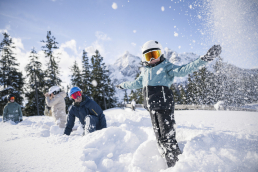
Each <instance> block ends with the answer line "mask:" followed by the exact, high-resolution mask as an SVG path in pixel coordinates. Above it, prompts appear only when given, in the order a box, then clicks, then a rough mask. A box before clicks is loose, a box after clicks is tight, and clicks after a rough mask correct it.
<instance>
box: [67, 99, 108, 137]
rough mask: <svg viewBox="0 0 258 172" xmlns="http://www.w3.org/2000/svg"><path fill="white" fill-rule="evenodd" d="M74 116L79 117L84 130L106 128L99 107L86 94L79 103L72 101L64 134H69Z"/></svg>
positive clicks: (89, 131) (90, 130)
mask: <svg viewBox="0 0 258 172" xmlns="http://www.w3.org/2000/svg"><path fill="white" fill-rule="evenodd" d="M75 117H77V118H79V120H80V122H81V124H82V125H83V128H84V129H85V131H86V132H88V133H91V132H94V131H95V130H101V129H102V128H106V127H107V124H106V118H105V115H104V114H103V111H102V109H101V107H100V106H99V105H98V104H97V103H96V102H95V101H93V100H91V99H90V98H89V97H88V96H83V100H82V102H81V103H79V104H78V103H73V105H72V106H70V108H69V113H68V117H67V123H66V128H65V132H64V134H66V135H70V133H71V132H72V128H73V126H74V121H75Z"/></svg>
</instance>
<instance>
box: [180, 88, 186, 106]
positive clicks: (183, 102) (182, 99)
mask: <svg viewBox="0 0 258 172" xmlns="http://www.w3.org/2000/svg"><path fill="white" fill-rule="evenodd" d="M179 91H180V96H179V100H181V102H180V103H181V104H184V105H185V104H186V93H185V89H184V87H183V86H182V85H179Z"/></svg>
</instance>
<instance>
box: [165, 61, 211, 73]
mask: <svg viewBox="0 0 258 172" xmlns="http://www.w3.org/2000/svg"><path fill="white" fill-rule="evenodd" d="M207 63H208V62H205V61H203V60H201V58H198V59H196V60H195V61H193V62H191V63H188V64H186V65H182V66H177V65H173V64H172V63H169V65H168V66H167V73H168V75H170V76H174V77H184V76H187V75H188V74H190V73H192V72H194V71H196V70H198V68H199V67H200V66H203V65H205V64H207Z"/></svg>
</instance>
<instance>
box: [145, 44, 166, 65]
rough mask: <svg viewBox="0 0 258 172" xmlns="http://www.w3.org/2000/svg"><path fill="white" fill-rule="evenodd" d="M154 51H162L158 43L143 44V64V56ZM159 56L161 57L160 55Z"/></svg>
mask: <svg viewBox="0 0 258 172" xmlns="http://www.w3.org/2000/svg"><path fill="white" fill-rule="evenodd" d="M154 50H161V51H162V46H161V44H160V43H159V42H158V41H153V40H151V41H147V42H146V43H145V44H143V46H142V62H145V61H146V60H145V58H144V56H143V55H144V54H146V53H148V52H150V51H154ZM160 56H161V55H160Z"/></svg>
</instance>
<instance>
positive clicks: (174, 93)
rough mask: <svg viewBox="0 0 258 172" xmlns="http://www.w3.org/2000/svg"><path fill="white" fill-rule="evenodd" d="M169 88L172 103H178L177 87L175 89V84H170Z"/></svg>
mask: <svg viewBox="0 0 258 172" xmlns="http://www.w3.org/2000/svg"><path fill="white" fill-rule="evenodd" d="M170 89H171V90H172V93H173V98H174V104H180V99H179V95H178V92H177V89H176V87H175V85H174V84H172V85H171V86H170Z"/></svg>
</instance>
